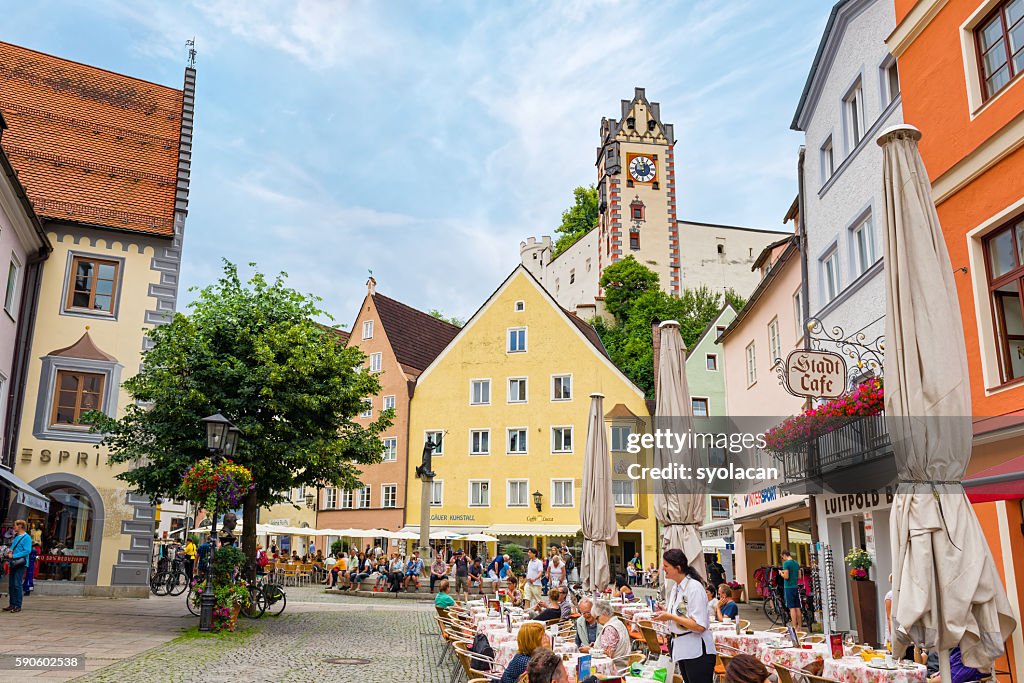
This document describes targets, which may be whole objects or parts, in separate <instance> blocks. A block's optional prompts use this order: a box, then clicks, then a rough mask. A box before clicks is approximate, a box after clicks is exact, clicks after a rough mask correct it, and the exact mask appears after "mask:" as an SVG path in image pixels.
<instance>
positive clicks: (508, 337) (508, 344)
mask: <svg viewBox="0 0 1024 683" xmlns="http://www.w3.org/2000/svg"><path fill="white" fill-rule="evenodd" d="M527 329H528V328H527V327H526V326H523V325H520V326H518V327H510V328H508V329H507V330H505V353H526V352H527V350H528V349H529V339H528V338H529V333H528V332H527ZM517 332H522V333H523V348H521V349H515V350H513V349H512V338H513V334H515V333H517Z"/></svg>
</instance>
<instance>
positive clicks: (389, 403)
mask: <svg viewBox="0 0 1024 683" xmlns="http://www.w3.org/2000/svg"><path fill="white" fill-rule="evenodd" d="M383 405H384V410H394V409H395V397H394V396H385V397H384V403H383Z"/></svg>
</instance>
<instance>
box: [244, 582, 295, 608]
mask: <svg viewBox="0 0 1024 683" xmlns="http://www.w3.org/2000/svg"><path fill="white" fill-rule="evenodd" d="M287 604H288V597H287V595H285V592H284V587H283V586H281V585H280V584H277V583H273V582H271V581H268V579H267V577H266V575H264V576H260V577H257V579H256V583H254V584H250V585H249V605H248V606H247V607H243V608H242V611H241V614H242V616H245V617H248V618H249V619H259V618H260V617H262V616H263V615H264V614H266V613H268V612H269V613H270V616H272V617H277V616H280V615H281V613H282V612H284V608H285V606H286V605H287Z"/></svg>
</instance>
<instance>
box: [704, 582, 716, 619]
mask: <svg viewBox="0 0 1024 683" xmlns="http://www.w3.org/2000/svg"><path fill="white" fill-rule="evenodd" d="M706 592H707V594H708V619H710V620H711V621H716V620H717V619H718V598H717V597H715V594H714V591H713V590H712V589H711V586H708V587H707V591H706Z"/></svg>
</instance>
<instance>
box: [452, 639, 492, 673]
mask: <svg viewBox="0 0 1024 683" xmlns="http://www.w3.org/2000/svg"><path fill="white" fill-rule="evenodd" d="M471 644H472V643H466V642H464V641H456V642H455V643H453V644H452V647H454V648H455V655H456V657H458V659H459V664H461V665H462V671H463V673H465V674H466V680H469V679H470V678H480V677H483V678H484V680H487V681H497V680H500V679H501V675H502V674H503V673H504V668H503V667H500V666H498V663H497V662H495V661H494V660H493V659H491V658H490V657H487V656H484V655H481V654H477V653H475V652H470V651H469V646H470V645H471ZM474 659H475V660H478V661H482V662H485V663H486V664H487V665H488V666H489V667H490V670H489V671H477V670H476V669H474V668H473V667H472V663H473V660H474ZM457 678H458V670H456V671H455V672H453V676H452V683H455V681H456V680H457Z"/></svg>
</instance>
